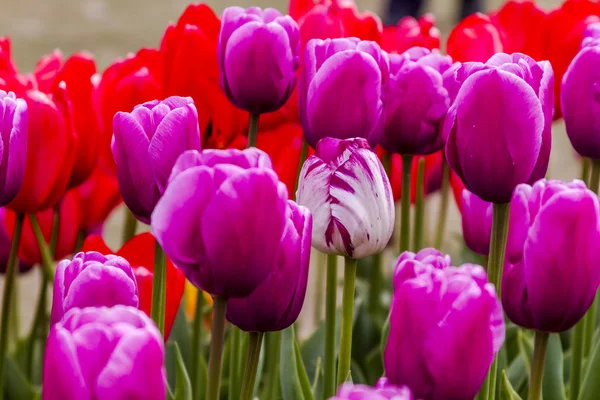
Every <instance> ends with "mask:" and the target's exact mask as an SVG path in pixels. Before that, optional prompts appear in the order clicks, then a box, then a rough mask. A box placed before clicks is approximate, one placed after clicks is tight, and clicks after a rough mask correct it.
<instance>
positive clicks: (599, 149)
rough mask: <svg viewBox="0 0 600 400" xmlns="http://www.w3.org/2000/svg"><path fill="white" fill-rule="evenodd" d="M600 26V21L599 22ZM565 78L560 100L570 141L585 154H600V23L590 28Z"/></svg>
mask: <svg viewBox="0 0 600 400" xmlns="http://www.w3.org/2000/svg"><path fill="white" fill-rule="evenodd" d="M599 26H600V24H599ZM588 33H589V36H588V37H587V38H586V39H584V46H583V48H582V49H581V51H579V54H577V56H575V58H574V59H573V61H572V62H571V65H569V68H568V69H567V72H566V73H565V75H564V77H563V81H562V86H561V92H560V96H561V97H560V103H561V108H562V112H563V116H564V118H565V125H566V128H567V135H569V139H570V140H571V144H572V145H573V147H574V148H575V150H576V151H577V153H579V154H581V155H582V156H584V157H590V158H593V159H599V158H600V27H598V33H597V35H598V38H595V39H594V31H590V32H588Z"/></svg>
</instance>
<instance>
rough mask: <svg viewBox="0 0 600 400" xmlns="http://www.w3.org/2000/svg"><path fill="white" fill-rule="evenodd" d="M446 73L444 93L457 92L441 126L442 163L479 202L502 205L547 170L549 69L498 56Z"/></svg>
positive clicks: (550, 101) (550, 103) (517, 56)
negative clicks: (444, 152)
mask: <svg viewBox="0 0 600 400" xmlns="http://www.w3.org/2000/svg"><path fill="white" fill-rule="evenodd" d="M450 71H451V72H449V74H451V76H450V77H448V76H446V77H445V78H446V79H445V80H446V86H447V87H448V88H449V92H453V90H455V89H452V88H451V87H452V86H454V87H460V89H459V90H458V92H457V97H456V100H455V101H454V103H453V104H452V106H451V107H450V109H449V110H448V115H447V117H446V120H445V123H444V137H445V138H446V139H447V143H446V158H447V160H448V164H449V165H450V167H452V169H453V170H454V172H456V173H457V174H458V176H459V177H460V178H461V179H462V181H463V182H464V184H465V186H466V187H467V189H469V191H471V192H473V193H474V194H475V195H477V196H478V197H479V198H481V199H483V200H485V201H490V202H493V203H508V202H509V201H510V198H511V195H512V192H513V190H514V188H515V187H516V186H517V185H518V184H520V183H533V182H535V181H537V180H538V179H540V178H542V177H544V175H545V174H546V170H547V169H548V162H549V158H550V148H551V146H552V135H551V128H552V116H553V104H554V101H553V96H554V89H553V88H554V84H553V82H554V73H553V71H552V67H551V66H550V63H548V62H547V61H541V62H538V63H536V62H535V61H534V60H533V59H532V58H530V57H529V56H526V55H523V54H513V55H508V54H504V53H498V54H496V55H494V56H493V57H492V58H490V59H489V61H488V62H487V63H486V64H482V63H465V64H462V66H460V67H455V68H452V69H450ZM452 81H454V82H452ZM490 104H493V105H494V106H493V107H491V106H490Z"/></svg>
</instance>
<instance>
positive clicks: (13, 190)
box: [0, 90, 28, 207]
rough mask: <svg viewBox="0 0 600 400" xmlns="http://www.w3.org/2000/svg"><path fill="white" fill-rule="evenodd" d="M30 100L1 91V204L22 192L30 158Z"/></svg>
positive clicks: (3, 204)
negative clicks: (26, 166) (28, 156)
mask: <svg viewBox="0 0 600 400" xmlns="http://www.w3.org/2000/svg"><path fill="white" fill-rule="evenodd" d="M27 122H28V117H27V103H26V102H25V100H23V99H17V98H16V96H15V94H14V93H13V92H8V93H6V92H5V91H3V90H0V134H1V135H2V141H1V142H0V145H1V146H0V207H1V206H5V205H7V204H8V203H10V202H11V201H12V199H14V198H15V197H16V196H17V193H19V189H21V184H22V183H23V177H24V175H25V165H26V161H27Z"/></svg>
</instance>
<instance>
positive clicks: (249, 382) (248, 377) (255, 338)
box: [240, 332, 263, 400]
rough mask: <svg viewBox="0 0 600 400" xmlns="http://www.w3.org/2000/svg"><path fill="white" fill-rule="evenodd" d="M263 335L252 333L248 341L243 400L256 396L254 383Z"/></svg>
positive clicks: (249, 399)
mask: <svg viewBox="0 0 600 400" xmlns="http://www.w3.org/2000/svg"><path fill="white" fill-rule="evenodd" d="M262 340H263V333H262V332H250V333H249V339H248V353H246V354H247V356H246V367H245V370H244V379H243V383H242V394H241V397H240V398H241V399H242V400H251V399H252V395H253V394H254V382H255V381H256V373H257V371H258V359H259V358H260V348H261V346H262Z"/></svg>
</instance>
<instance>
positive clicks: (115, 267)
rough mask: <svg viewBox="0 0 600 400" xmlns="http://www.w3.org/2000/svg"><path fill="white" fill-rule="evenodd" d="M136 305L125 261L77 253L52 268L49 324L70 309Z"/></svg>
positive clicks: (96, 254) (132, 277)
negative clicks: (54, 270) (52, 291)
mask: <svg viewBox="0 0 600 400" xmlns="http://www.w3.org/2000/svg"><path fill="white" fill-rule="evenodd" d="M119 304H120V305H124V306H132V307H135V308H137V307H138V304H139V298H138V287H137V284H136V281H135V278H134V276H133V271H132V270H131V266H130V265H129V262H127V260H125V259H124V258H122V257H118V256H115V255H107V256H103V255H102V254H100V253H97V252H95V251H90V252H87V253H83V252H81V253H77V254H76V255H75V257H73V259H72V260H62V261H61V262H59V263H58V265H57V267H56V275H55V277H54V293H53V296H52V313H51V315H50V323H51V324H55V323H57V322H58V321H60V320H61V319H62V318H63V316H65V314H67V312H68V311H69V310H71V309H73V308H85V307H102V306H105V307H112V306H115V305H119Z"/></svg>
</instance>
